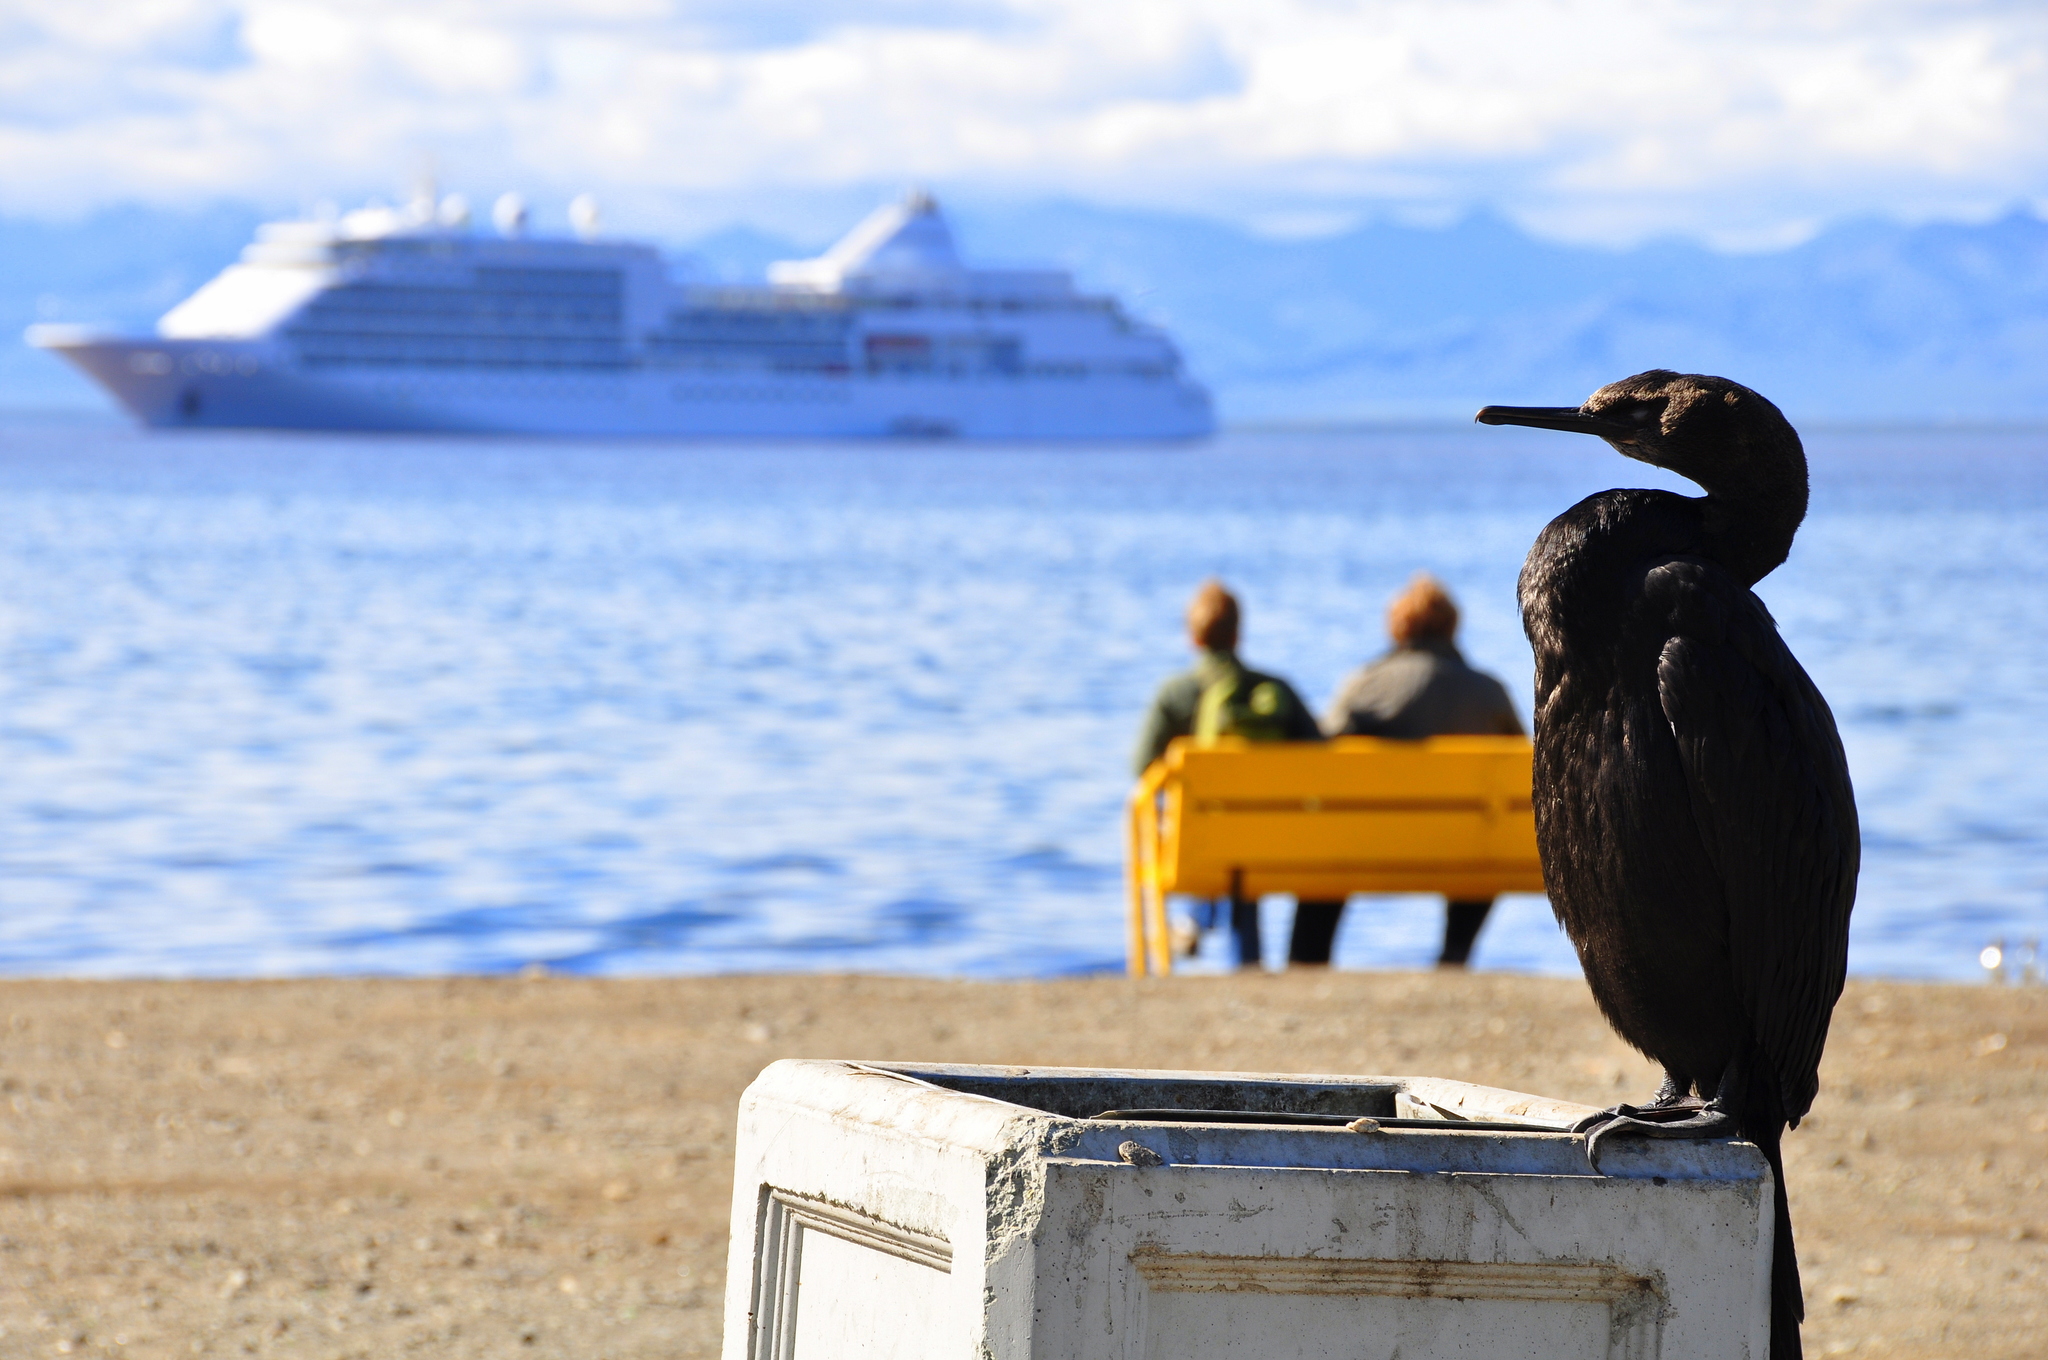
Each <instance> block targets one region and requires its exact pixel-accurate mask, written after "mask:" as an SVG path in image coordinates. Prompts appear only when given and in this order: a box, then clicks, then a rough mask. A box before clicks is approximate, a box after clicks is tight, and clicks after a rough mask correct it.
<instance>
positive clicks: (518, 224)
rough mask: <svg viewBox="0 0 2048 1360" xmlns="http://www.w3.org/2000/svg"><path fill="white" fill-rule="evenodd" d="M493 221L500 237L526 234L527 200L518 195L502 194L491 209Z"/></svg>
mask: <svg viewBox="0 0 2048 1360" xmlns="http://www.w3.org/2000/svg"><path fill="white" fill-rule="evenodd" d="M491 221H492V222H493V223H494V224H495V225H496V226H497V228H498V234H499V235H500V236H523V235H525V234H526V200H525V199H523V198H521V197H520V196H519V195H518V194H500V195H498V201H497V203H496V204H495V205H493V206H492V208H491Z"/></svg>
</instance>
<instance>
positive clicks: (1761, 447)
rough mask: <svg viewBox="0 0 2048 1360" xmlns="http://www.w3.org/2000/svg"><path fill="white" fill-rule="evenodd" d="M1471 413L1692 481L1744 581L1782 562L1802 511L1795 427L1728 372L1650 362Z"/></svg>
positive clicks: (1802, 462) (1802, 471) (1802, 467)
mask: <svg viewBox="0 0 2048 1360" xmlns="http://www.w3.org/2000/svg"><path fill="white" fill-rule="evenodd" d="M1474 419H1476V420H1477V421H1479V423H1480V424H1482V425H1534V426H1536V427H1537V428H1539V429H1545V430H1570V431H1572V432H1574V433H1577V434H1597V435H1599V436H1600V437H1601V438H1602V439H1604V440H1606V441H1607V442H1608V443H1609V444H1612V445H1613V446H1614V448H1615V450H1616V451H1617V452H1619V453H1622V454H1624V455H1626V456H1627V457H1630V458H1634V459H1637V460H1638V461H1640V462H1645V463H1654V464H1655V465H1656V466H1658V467H1660V468H1668V469H1669V470H1670V471H1672V472H1675V473H1677V474H1678V475H1679V476H1681V477H1684V478H1686V479H1688V480H1689V481H1694V482H1697V483H1699V485H1700V486H1701V487H1702V488H1704V489H1705V491H1706V493H1707V500H1706V509H1705V521H1704V522H1705V524H1706V527H1707V529H1708V531H1709V533H1710V534H1713V535H1715V536H1716V538H1717V541H1719V542H1720V543H1721V547H1722V556H1723V557H1724V559H1725V560H1726V561H1727V562H1728V564H1729V565H1731V566H1734V567H1737V568H1738V569H1740V570H1741V571H1742V572H1743V573H1744V576H1745V579H1746V580H1748V581H1750V582H1755V581H1757V580H1760V579H1761V578H1762V577H1763V576H1764V575H1765V574H1766V573H1767V572H1769V571H1770V570H1771V568H1773V567H1775V566H1777V565H1778V563H1780V562H1782V561H1784V560H1785V554H1786V552H1787V551H1789V550H1790V548H1791V546H1792V535H1793V533H1794V531H1796V530H1797V529H1798V527H1799V522H1800V521H1801V520H1802V519H1804V518H1805V517H1806V451H1805V450H1804V449H1803V448H1801V447H1800V444H1799V434H1798V432H1797V431H1795V430H1794V429H1793V428H1792V425H1791V422H1790V421H1788V420H1786V419H1785V417H1784V415H1783V413H1781V412H1780V411H1779V410H1778V408H1777V407H1775V406H1773V405H1771V403H1770V402H1768V401H1765V400H1764V399H1763V398H1762V397H1760V396H1758V395H1757V394H1756V393H1754V392H1752V391H1750V390H1749V389H1748V388H1747V387H1744V386H1743V385H1742V384H1741V383H1734V382H1730V381H1728V379H1726V378H1710V377H1708V376H1706V375H1705V374H1703V373H1673V372H1671V371H1670V370H1669V369H1664V368H1653V369H1651V370H1650V371H1649V372H1648V373H1638V374H1636V375H1635V376H1634V377H1633V378H1623V379H1622V380H1621V381H1620V382H1616V383H1609V384H1607V386H1605V387H1603V388H1601V389H1600V390H1599V391H1598V392H1595V393H1594V394H1593V395H1592V396H1590V397H1588V398H1586V402H1585V405H1583V406H1579V407H1576V408H1574V407H1570V406H1488V407H1486V408H1484V409H1483V410H1481V411H1480V412H1479V414H1478V415H1477V416H1475V417H1474Z"/></svg>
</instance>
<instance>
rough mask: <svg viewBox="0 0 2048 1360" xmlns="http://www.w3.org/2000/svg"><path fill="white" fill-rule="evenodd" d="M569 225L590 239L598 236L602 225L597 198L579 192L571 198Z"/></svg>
mask: <svg viewBox="0 0 2048 1360" xmlns="http://www.w3.org/2000/svg"><path fill="white" fill-rule="evenodd" d="M569 225H570V226H572V227H574V228H575V229H576V234H577V235H578V236H580V237H582V238H583V239H584V240H586V241H588V240H591V239H593V238H595V237H596V235H597V232H598V227H599V225H600V222H599V219H598V214H597V200H596V199H594V198H592V197H591V196H590V195H589V194H578V195H576V197H574V198H572V199H570V200H569Z"/></svg>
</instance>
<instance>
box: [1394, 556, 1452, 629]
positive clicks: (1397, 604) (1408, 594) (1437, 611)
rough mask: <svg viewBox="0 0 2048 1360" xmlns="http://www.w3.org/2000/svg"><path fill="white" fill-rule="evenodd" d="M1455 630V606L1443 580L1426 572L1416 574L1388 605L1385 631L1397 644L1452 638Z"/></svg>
mask: <svg viewBox="0 0 2048 1360" xmlns="http://www.w3.org/2000/svg"><path fill="white" fill-rule="evenodd" d="M1457 631H1458V606H1457V603H1456V602H1455V601H1453V600H1452V599H1451V592H1449V591H1448V590H1445V589H1444V585H1443V582H1441V581H1439V580H1437V579H1436V577H1434V576H1431V575H1430V574H1429V573H1428V572H1426V571H1419V572H1417V573H1415V579H1414V580H1412V581H1410V582H1409V583H1408V588H1407V589H1406V590H1404V591H1402V592H1401V593H1400V594H1399V595H1396V596H1395V597H1394V602H1393V603H1392V604H1390V605H1388V606H1387V632H1388V633H1390V634H1391V635H1392V636H1393V639H1394V642H1395V644H1396V645H1397V646H1401V647H1406V646H1408V645H1409V644H1410V643H1413V642H1421V641H1424V640H1426V639H1441V640H1443V641H1445V642H1448V641H1450V640H1451V638H1452V637H1453V636H1455V635H1456V634H1457Z"/></svg>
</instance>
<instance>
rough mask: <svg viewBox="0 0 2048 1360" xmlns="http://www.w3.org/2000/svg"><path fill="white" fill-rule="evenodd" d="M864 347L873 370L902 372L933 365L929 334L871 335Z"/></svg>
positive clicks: (870, 367) (877, 371)
mask: <svg viewBox="0 0 2048 1360" xmlns="http://www.w3.org/2000/svg"><path fill="white" fill-rule="evenodd" d="M864 348H865V350H866V353H867V360H868V369H869V370H870V371H871V372H876V373H900V372H907V371H911V370H916V369H927V368H930V367H931V366H932V340H931V337H930V336H928V335H870V336H868V337H867V339H866V341H865V344H864Z"/></svg>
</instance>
